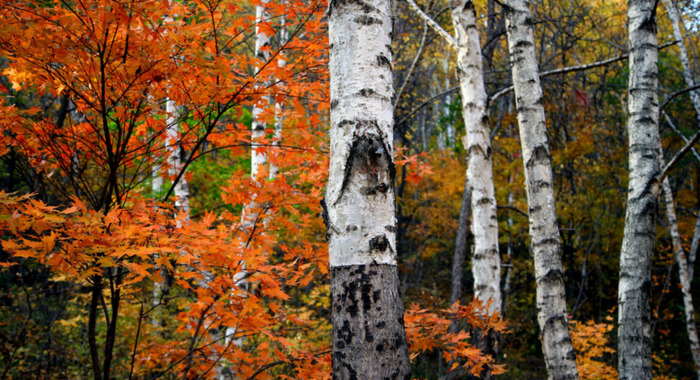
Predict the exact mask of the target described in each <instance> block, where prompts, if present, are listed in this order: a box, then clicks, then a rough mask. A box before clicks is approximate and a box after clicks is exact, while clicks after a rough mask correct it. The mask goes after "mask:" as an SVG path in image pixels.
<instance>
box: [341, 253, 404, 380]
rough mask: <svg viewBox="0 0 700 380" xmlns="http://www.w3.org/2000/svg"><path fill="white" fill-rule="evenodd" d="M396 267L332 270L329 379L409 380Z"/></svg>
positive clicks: (352, 267) (384, 265) (356, 267)
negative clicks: (331, 347)
mask: <svg viewBox="0 0 700 380" xmlns="http://www.w3.org/2000/svg"><path fill="white" fill-rule="evenodd" d="M398 279H399V277H398V270H397V267H396V266H395V265H386V264H368V265H352V266H343V267H333V268H331V309H332V311H331V314H332V318H333V353H332V358H333V379H385V378H388V379H410V378H411V377H410V376H411V363H410V360H409V356H408V344H407V343H406V334H405V332H404V321H403V312H404V310H403V302H402V300H401V295H400V294H399V286H398V285H399V282H398Z"/></svg>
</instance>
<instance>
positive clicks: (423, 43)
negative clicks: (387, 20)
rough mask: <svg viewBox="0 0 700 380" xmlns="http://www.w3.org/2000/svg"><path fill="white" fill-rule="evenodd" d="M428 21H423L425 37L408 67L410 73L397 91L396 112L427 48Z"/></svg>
mask: <svg viewBox="0 0 700 380" xmlns="http://www.w3.org/2000/svg"><path fill="white" fill-rule="evenodd" d="M427 24H428V22H427V21H425V22H424V23H423V37H422V38H421V40H420V46H419V47H418V51H417V52H416V56H415V57H413V62H411V67H410V68H409V69H408V73H407V74H406V79H404V81H403V84H401V87H400V88H399V91H398V92H396V100H394V112H396V107H397V106H398V105H399V101H400V100H401V95H403V91H404V90H405V89H406V86H407V85H408V82H409V81H410V80H411V77H412V76H413V70H415V69H416V66H417V65H418V61H419V60H420V58H421V56H422V55H423V51H424V50H425V45H426V43H425V41H426V39H427V38H428V25H427Z"/></svg>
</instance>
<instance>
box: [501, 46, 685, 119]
mask: <svg viewBox="0 0 700 380" xmlns="http://www.w3.org/2000/svg"><path fill="white" fill-rule="evenodd" d="M677 43H678V41H673V42H669V43H667V44H663V45H661V46H659V50H661V49H664V48H666V47H669V46H671V45H675V44H677ZM627 58H629V53H624V54H621V55H619V56H617V57H614V58H608V59H604V60H602V61H598V62H593V63H587V64H585V65H578V66H569V67H563V68H561V69H554V70H549V71H543V72H541V73H540V78H544V77H548V76H551V75H557V74H566V73H571V72H576V71H584V70H590V69H594V68H596V67H600V66H605V65H608V64H611V63H615V62H618V61H624V60H625V59H627ZM692 90H693V88H691V89H686V91H692ZM511 91H513V86H512V85H511V86H508V87H505V88H503V89H501V90H499V91H497V92H496V93H495V94H493V95H491V96H490V97H489V107H491V106H492V105H493V104H494V102H495V101H496V100H498V98H500V97H501V96H503V95H506V94H508V93H510V92H511ZM678 95H680V94H678ZM669 100H670V99H669ZM664 105H666V104H665V103H664ZM661 108H663V106H661Z"/></svg>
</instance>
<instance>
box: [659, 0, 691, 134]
mask: <svg viewBox="0 0 700 380" xmlns="http://www.w3.org/2000/svg"><path fill="white" fill-rule="evenodd" d="M663 2H664V7H665V8H666V11H667V12H668V18H669V19H671V26H672V27H673V38H675V39H676V41H678V44H677V45H678V49H679V51H680V53H681V54H680V55H681V56H680V58H681V66H682V67H683V79H685V84H686V85H687V86H688V87H692V86H694V85H695V80H694V79H693V70H692V69H691V68H690V59H689V58H688V51H687V50H686V48H685V40H684V38H683V33H682V32H681V17H680V15H679V13H678V8H677V5H676V2H675V1H673V0H663ZM690 99H691V101H692V102H693V107H694V108H695V113H696V114H697V117H698V121H700V92H699V91H697V90H694V91H690Z"/></svg>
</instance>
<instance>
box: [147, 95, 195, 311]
mask: <svg viewBox="0 0 700 380" xmlns="http://www.w3.org/2000/svg"><path fill="white" fill-rule="evenodd" d="M165 112H166V117H165V152H166V156H167V160H166V162H167V169H168V176H170V177H171V178H173V177H175V176H177V174H178V173H179V172H180V169H181V167H182V163H181V158H180V155H181V151H180V147H179V146H178V145H177V142H178V141H179V136H178V129H179V125H180V110H179V108H178V107H177V105H176V104H175V102H174V101H172V100H170V99H166V101H165ZM161 170H162V167H159V166H155V167H154V168H153V173H152V183H151V190H152V191H153V195H154V196H157V195H158V194H159V193H160V192H161V191H162V190H163V178H162V177H161V173H160V171H161ZM173 195H175V198H176V200H175V209H176V210H177V212H184V213H187V212H189V208H190V207H189V195H190V194H189V189H188V187H187V180H186V179H185V176H182V177H181V178H180V181H178V183H177V184H176V185H175V188H174V189H173ZM177 227H181V226H180V225H179V224H178V225H177ZM153 260H154V261H157V260H158V253H154V254H153ZM154 270H156V271H160V274H161V277H163V280H165V277H166V276H167V273H166V271H165V270H162V269H160V268H159V266H158V265H155V266H154ZM166 291H167V289H166V284H165V283H163V282H155V283H154V284H153V299H152V305H153V308H154V309H153V310H154V312H153V318H151V323H152V324H153V325H160V324H161V322H162V321H161V313H160V304H161V303H162V301H163V296H164V293H165V292H166Z"/></svg>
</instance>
